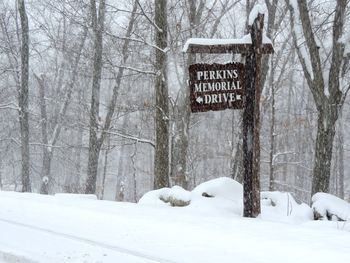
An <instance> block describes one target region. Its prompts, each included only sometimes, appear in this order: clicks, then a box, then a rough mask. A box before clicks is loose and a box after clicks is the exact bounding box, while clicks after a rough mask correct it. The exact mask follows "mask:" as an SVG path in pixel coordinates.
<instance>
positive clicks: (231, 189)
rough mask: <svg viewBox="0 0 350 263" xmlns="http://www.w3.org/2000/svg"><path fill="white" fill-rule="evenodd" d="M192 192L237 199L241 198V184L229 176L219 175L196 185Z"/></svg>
mask: <svg viewBox="0 0 350 263" xmlns="http://www.w3.org/2000/svg"><path fill="white" fill-rule="evenodd" d="M192 193H194V194H198V195H201V196H207V197H221V198H226V199H230V200H234V201H239V200H242V196H243V186H242V185H241V184H240V183H239V182H237V181H235V180H233V179H231V178H228V177H220V178H216V179H213V180H210V181H207V182H204V183H202V184H200V185H198V186H197V187H195V188H194V189H193V191H192Z"/></svg>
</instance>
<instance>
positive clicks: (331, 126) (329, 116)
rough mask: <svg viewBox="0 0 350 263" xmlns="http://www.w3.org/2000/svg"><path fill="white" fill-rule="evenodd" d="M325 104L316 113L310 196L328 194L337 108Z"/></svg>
mask: <svg viewBox="0 0 350 263" xmlns="http://www.w3.org/2000/svg"><path fill="white" fill-rule="evenodd" d="M329 104H330V103H329V102H328V103H327V102H325V109H321V110H319V111H318V119H317V137H316V148H315V164H314V168H313V177H312V190H311V193H312V195H314V194H316V193H317V192H325V193H328V192H329V179H330V173H331V161H332V148H333V141H334V135H335V123H336V121H337V118H338V115H337V108H336V107H334V106H332V105H329Z"/></svg>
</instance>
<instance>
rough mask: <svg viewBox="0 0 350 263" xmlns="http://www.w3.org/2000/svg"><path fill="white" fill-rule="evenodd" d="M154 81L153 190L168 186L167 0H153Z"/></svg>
mask: <svg viewBox="0 0 350 263" xmlns="http://www.w3.org/2000/svg"><path fill="white" fill-rule="evenodd" d="M154 5H155V13H154V15H155V24H156V26H157V27H156V37H155V42H156V46H157V47H159V49H156V64H155V67H156V71H157V75H156V80H155V95H156V104H155V111H156V116H155V129H156V145H155V158H154V189H158V188H162V187H167V186H169V102H168V85H167V54H166V48H167V46H168V44H167V35H168V33H167V30H168V22H167V0H155V1H154Z"/></svg>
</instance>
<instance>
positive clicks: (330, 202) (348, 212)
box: [312, 193, 350, 221]
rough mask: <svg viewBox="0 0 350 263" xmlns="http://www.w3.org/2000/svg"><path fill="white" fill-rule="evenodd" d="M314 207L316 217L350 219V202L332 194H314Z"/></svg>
mask: <svg viewBox="0 0 350 263" xmlns="http://www.w3.org/2000/svg"><path fill="white" fill-rule="evenodd" d="M312 209H313V211H314V217H315V219H328V220H333V221H339V220H340V221H347V220H350V204H349V203H348V202H346V201H344V200H343V199H340V198H339V197H336V196H334V195H331V194H327V193H316V194H314V195H313V197H312Z"/></svg>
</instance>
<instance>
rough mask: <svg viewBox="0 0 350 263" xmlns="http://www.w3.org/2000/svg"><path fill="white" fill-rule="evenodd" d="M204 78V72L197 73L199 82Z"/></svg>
mask: <svg viewBox="0 0 350 263" xmlns="http://www.w3.org/2000/svg"><path fill="white" fill-rule="evenodd" d="M201 77H203V71H197V80H200V79H201Z"/></svg>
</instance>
